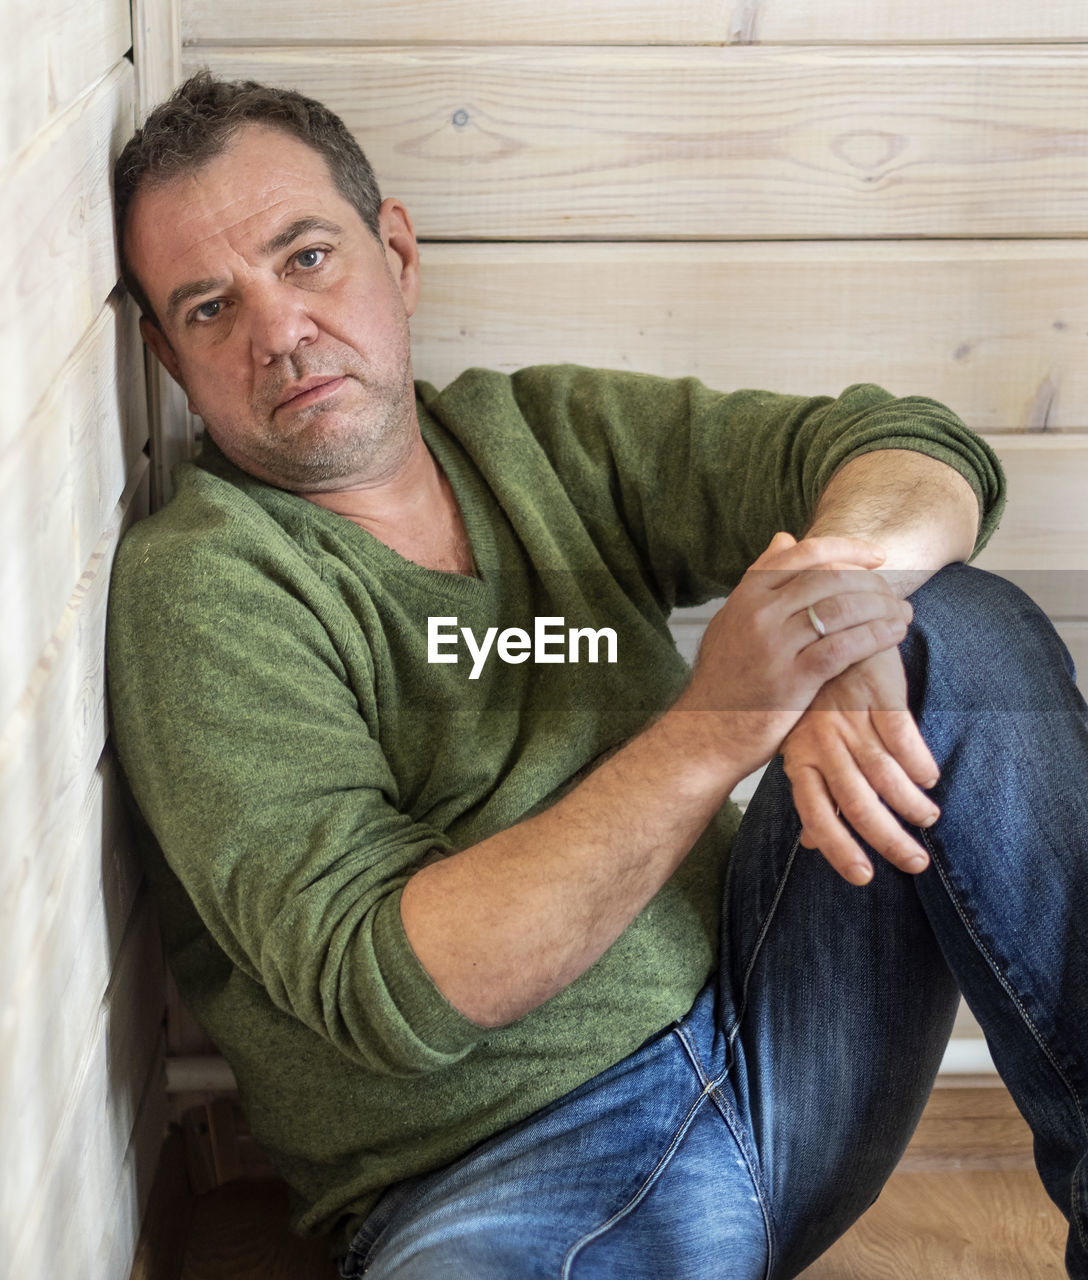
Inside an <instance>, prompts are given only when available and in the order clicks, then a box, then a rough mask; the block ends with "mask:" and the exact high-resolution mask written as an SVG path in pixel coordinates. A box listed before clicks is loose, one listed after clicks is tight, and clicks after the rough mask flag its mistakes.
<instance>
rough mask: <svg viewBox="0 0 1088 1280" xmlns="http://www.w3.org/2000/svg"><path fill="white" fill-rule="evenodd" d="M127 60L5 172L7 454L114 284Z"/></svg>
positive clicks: (0, 315) (1, 317) (1, 439)
mask: <svg viewBox="0 0 1088 1280" xmlns="http://www.w3.org/2000/svg"><path fill="white" fill-rule="evenodd" d="M132 95H133V75H132V65H131V63H129V62H128V61H127V59H123V60H122V61H121V62H120V63H118V64H117V65H116V66H115V67H114V68H113V70H112V71H110V73H109V74H108V75H107V76H106V77H105V78H104V79H103V80H100V81H99V82H98V83H97V84H96V85H95V86H94V87H93V88H91V89H89V90H88V91H87V92H86V93H84V94H83V95H82V96H81V97H80V98H78V99H77V101H76V102H75V103H73V105H72V106H71V107H70V108H69V109H68V110H67V111H65V112H64V113H63V114H62V115H60V116H58V117H57V118H56V119H55V120H54V121H53V122H52V124H51V125H50V126H49V128H48V129H46V130H45V132H44V133H41V134H39V135H37V136H36V137H35V138H34V140H33V141H32V142H31V143H30V144H29V145H28V146H27V147H25V148H24V149H23V150H22V151H21V152H20V153H19V154H18V156H16V158H15V159H14V160H13V161H12V162H11V163H9V164H8V165H6V166H4V167H3V168H0V226H4V227H6V228H10V229H11V230H10V232H9V239H8V246H7V247H8V257H9V261H10V263H11V264H12V266H11V269H10V270H9V271H7V272H5V273H4V276H3V281H2V283H0V348H2V349H3V350H4V352H5V353H9V355H8V363H7V367H6V380H5V396H4V410H3V414H2V415H0V450H2V449H4V448H6V447H7V446H8V444H9V443H10V441H11V440H12V438H13V437H14V435H15V433H16V432H18V431H21V430H22V429H23V428H24V426H25V425H26V422H27V420H28V419H29V417H30V415H31V413H32V412H33V410H34V407H35V406H36V405H37V404H38V402H39V401H40V400H41V398H42V396H43V395H44V394H45V393H46V391H47V389H48V388H49V386H50V384H51V383H52V381H53V379H54V378H55V377H56V375H57V373H58V372H59V370H60V369H61V368H62V367H63V365H64V362H65V361H66V360H67V358H68V356H69V354H70V353H71V352H72V350H73V349H74V348H75V346H76V345H77V344H78V343H79V341H80V340H81V339H82V338H83V336H84V334H85V333H86V332H87V330H88V329H89V328H90V327H91V325H92V324H93V323H94V321H95V319H96V317H97V316H98V314H99V312H100V311H101V310H102V306H103V304H104V303H105V301H106V298H107V296H108V295H109V293H110V291H111V289H113V287H114V284H115V283H116V281H117V257H116V253H115V251H114V244H113V210H112V205H111V201H110V166H111V163H112V160H113V158H114V157H115V156H116V154H117V152H118V151H119V150H120V148H121V146H122V145H123V143H124V142H125V141H126V140H127V139H128V137H129V135H130V134H131V133H132V125H133V108H132Z"/></svg>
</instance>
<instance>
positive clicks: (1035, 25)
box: [182, 0, 1088, 45]
mask: <svg viewBox="0 0 1088 1280" xmlns="http://www.w3.org/2000/svg"><path fill="white" fill-rule="evenodd" d="M182 24H183V26H182V33H183V37H184V40H185V43H186V44H199V43H210V44H214V43H227V44H231V43H234V44H247V45H252V44H306V43H307V42H310V43H312V42H314V41H323V42H327V43H331V42H344V43H346V42H351V41H356V42H359V43H362V44H400V43H416V42H419V43H423V44H476V43H481V44H493V43H509V44H514V43H518V44H525V43H540V44H565V45H575V44H638V45H641V44H704V43H705V44H721V43H741V44H747V43H751V42H753V41H759V42H769V43H772V44H790V43H798V42H800V43H806V44H837V43H840V42H842V43H860V44H876V43H880V42H883V41H888V42H904V41H907V42H911V43H915V42H918V43H925V42H928V41H932V42H935V43H946V42H948V41H952V40H969V41H986V40H994V41H997V40H1015V41H1028V40H1083V39H1085V38H1086V37H1088V18H1086V16H1085V11H1084V6H1083V3H1081V0H1050V3H1047V4H1045V5H1024V4H1020V3H1017V0H957V2H956V3H955V4H952V5H949V4H941V3H938V2H937V0H929V2H928V3H918V4H910V5H904V4H874V5H859V4H858V3H857V0H822V2H821V3H820V4H818V5H815V4H810V5H805V4H797V3H795V2H794V0H732V2H731V3H724V4H723V3H722V2H721V0H678V2H677V3H675V4H671V5H661V4H657V3H654V2H653V0H623V2H622V3H620V2H616V0H613V3H611V4H602V3H596V4H589V5H587V4H584V3H580V0H556V3H554V4H549V5H540V4H537V3H534V0H369V2H368V3H367V4H366V5H360V4H358V3H357V0H321V2H320V3H319V4H311V5H307V6H305V7H303V6H300V5H298V4H297V3H293V0H261V3H256V0H222V2H217V0H186V2H185V5H184V11H183V13H182Z"/></svg>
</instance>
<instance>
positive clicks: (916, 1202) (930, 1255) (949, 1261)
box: [802, 1172, 1066, 1280]
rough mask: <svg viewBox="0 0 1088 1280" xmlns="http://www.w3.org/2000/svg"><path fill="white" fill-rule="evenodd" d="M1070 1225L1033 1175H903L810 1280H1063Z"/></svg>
mask: <svg viewBox="0 0 1088 1280" xmlns="http://www.w3.org/2000/svg"><path fill="white" fill-rule="evenodd" d="M1065 1233H1066V1225H1065V1221H1064V1219H1063V1218H1062V1215H1061V1214H1060V1213H1059V1212H1058V1210H1057V1209H1056V1208H1055V1207H1054V1205H1053V1204H1052V1203H1051V1202H1050V1200H1049V1199H1047V1196H1046V1194H1045V1193H1044V1191H1043V1189H1042V1186H1041V1184H1040V1183H1039V1180H1038V1178H1037V1177H1036V1176H1035V1175H1034V1174H1033V1173H1027V1172H1023V1173H1017V1172H969V1173H900V1172H897V1173H895V1174H893V1175H892V1177H891V1179H890V1181H889V1182H888V1184H887V1186H886V1187H885V1189H884V1191H883V1193H882V1194H881V1196H880V1199H879V1200H877V1202H876V1204H875V1205H874V1206H873V1208H871V1209H870V1210H869V1212H868V1213H866V1214H865V1216H864V1217H863V1218H862V1219H861V1220H860V1222H859V1223H858V1224H857V1225H856V1226H855V1227H854V1228H853V1230H852V1231H850V1232H849V1233H848V1234H847V1235H846V1236H844V1237H843V1239H842V1240H840V1241H839V1243H838V1244H836V1245H835V1246H833V1247H832V1248H831V1249H830V1250H829V1251H828V1252H827V1253H826V1254H825V1255H824V1256H823V1257H822V1258H821V1259H820V1260H819V1261H818V1262H817V1263H815V1264H814V1265H813V1266H811V1267H809V1268H807V1269H806V1270H805V1271H804V1272H803V1273H802V1275H803V1277H804V1280H936V1278H937V1277H939V1280H1063V1278H1064V1276H1065V1274H1066V1272H1065V1267H1064V1266H1063V1264H1062V1256H1063V1254H1064V1251H1065Z"/></svg>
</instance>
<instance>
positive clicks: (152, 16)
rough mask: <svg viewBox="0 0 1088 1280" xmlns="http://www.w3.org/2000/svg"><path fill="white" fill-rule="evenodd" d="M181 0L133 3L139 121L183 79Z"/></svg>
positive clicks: (134, 1) (133, 1) (155, 0)
mask: <svg viewBox="0 0 1088 1280" xmlns="http://www.w3.org/2000/svg"><path fill="white" fill-rule="evenodd" d="M179 10H180V6H179V0H132V44H133V62H134V64H135V67H136V119H137V121H139V122H140V123H142V122H143V121H144V119H145V118H146V117H147V113H148V112H149V111H150V110H151V108H152V107H154V106H156V105H157V104H158V103H160V102H162V101H163V100H164V99H165V98H168V97H169V96H170V94H171V93H173V91H174V88H175V87H176V86H177V84H178V82H179V81H180V79H181V25H180V24H181V15H180V11H179Z"/></svg>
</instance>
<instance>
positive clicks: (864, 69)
mask: <svg viewBox="0 0 1088 1280" xmlns="http://www.w3.org/2000/svg"><path fill="white" fill-rule="evenodd" d="M204 62H206V63H208V64H209V65H210V66H211V68H212V69H213V70H214V71H216V72H219V73H221V74H226V75H229V76H239V75H241V76H252V77H253V78H255V79H258V80H267V81H271V82H274V83H282V84H290V85H292V86H294V87H296V88H299V89H302V90H303V91H305V92H309V93H311V94H313V95H314V96H317V97H319V98H320V99H321V100H322V101H324V102H326V103H327V104H328V105H329V106H330V107H332V108H333V109H334V110H335V111H337V112H338V113H340V114H341V115H342V116H343V117H344V119H345V121H346V122H347V124H348V125H349V127H351V128H352V130H353V131H354V132H355V133H356V134H357V135H358V137H359V138H360V140H361V142H362V144H363V146H364V149H368V150H369V154H370V158H371V160H372V162H373V164H374V166H375V169H376V171H377V173H378V176H379V178H380V179H381V181H382V184H383V187H384V188H385V189H386V190H387V191H388V192H389V193H390V194H396V195H398V196H399V197H401V198H402V199H403V200H405V202H406V203H407V204H408V207H409V208H410V209H412V210H413V211H414V213H415V216H416V225H417V229H418V230H419V231H420V233H421V234H422V235H424V236H425V237H435V238H441V239H449V238H454V239H456V238H469V239H479V238H483V239H503V238H545V239H585V238H610V239H619V238H626V239H642V238H651V239H656V238H662V239H668V240H675V239H691V238H704V237H708V238H712V239H734V238H739V239H746V238H756V239H768V238H778V237H786V238H790V239H814V238H823V237H827V236H835V237H847V238H849V237H859V236H865V237H868V236H896V237H903V236H966V237H976V236H996V235H1000V236H1009V235H1017V236H1020V235H1027V236H1063V235H1066V236H1077V235H1080V234H1082V232H1083V230H1084V216H1083V215H1084V200H1085V194H1086V192H1088V117H1086V115H1085V113H1084V112H1083V111H1082V110H1081V104H1082V103H1083V102H1084V101H1085V100H1086V99H1088V48H1079V47H1077V46H1072V45H1070V46H1054V47H1049V48H1046V49H1035V48H1032V47H1020V48H1013V49H1002V48H995V47H984V48H972V49H969V50H961V49H958V48H956V47H952V46H949V47H946V48H943V49H939V50H928V49H918V48H912V49H900V50H894V49H881V48H878V47H869V48H865V49H827V48H819V49H792V48H783V47H775V48H761V47H747V48H706V47H686V48H676V49H671V48H644V49H638V50H628V49H603V48H600V49H594V50H581V49H551V48H540V47H536V48H525V47H517V48H495V49H483V48H464V47H459V48H425V47H410V48H402V49H370V48H355V49H350V50H345V49H341V48H339V47H321V48H314V49H287V50H259V49H258V50H249V51H244V50H227V49H220V48H211V49H200V50H199V51H190V52H188V53H187V54H186V56H185V66H186V67H187V68H191V67H193V66H195V65H197V64H199V63H204Z"/></svg>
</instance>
